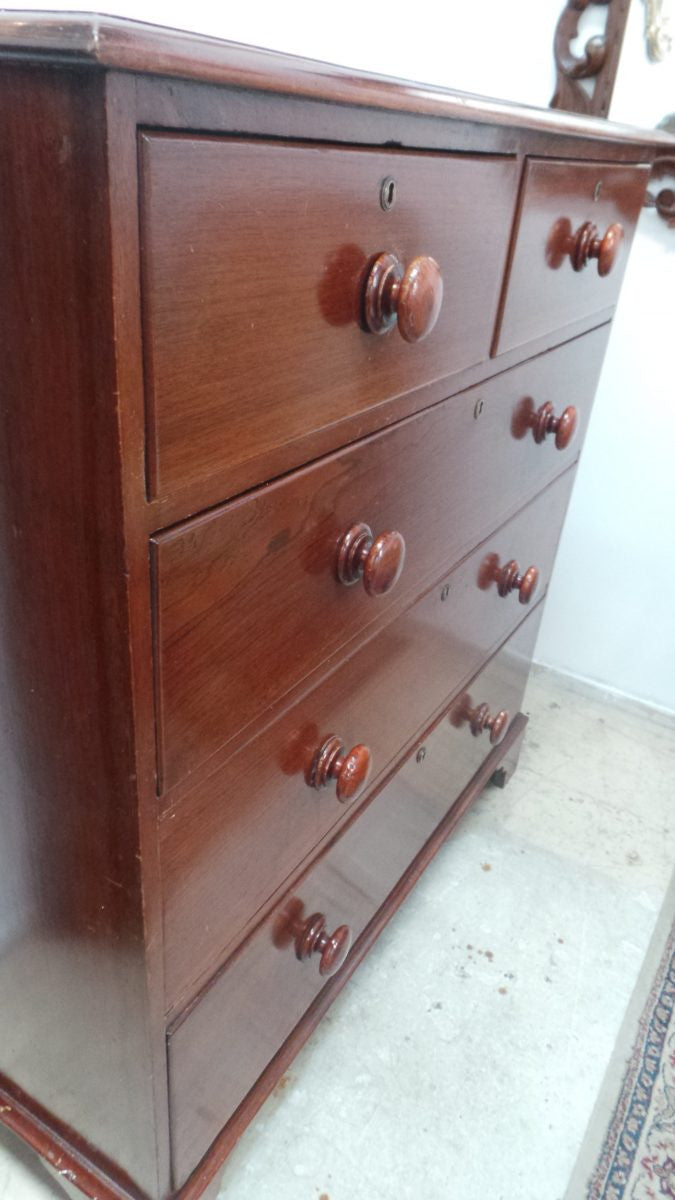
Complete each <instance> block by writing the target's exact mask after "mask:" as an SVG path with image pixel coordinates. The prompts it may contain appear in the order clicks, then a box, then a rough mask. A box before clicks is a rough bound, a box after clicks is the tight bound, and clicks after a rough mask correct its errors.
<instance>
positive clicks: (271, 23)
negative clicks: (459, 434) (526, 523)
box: [14, 0, 675, 710]
mask: <svg viewBox="0 0 675 1200" xmlns="http://www.w3.org/2000/svg"><path fill="white" fill-rule="evenodd" d="M667 2H668V3H669V4H670V8H671V11H673V10H675V0H667ZM33 6H34V4H33V5H31V3H22V2H21V0H19V3H15V5H14V7H22V8H30V7H33ZM45 7H49V8H52V9H69V8H72V0H70V2H69V0H65V2H61V3H58V2H57V3H52V4H46V5H45ZM104 7H105V10H106V11H107V12H113V13H117V14H119V15H122V16H129V17H135V18H137V19H139V20H147V21H155V22H158V23H160V24H165V25H175V26H177V27H182V28H188V29H193V30H195V31H197V32H202V33H210V34H214V35H217V36H220V37H228V38H231V39H233V40H235V41H243V42H250V43H253V44H255V45H261V46H267V47H271V48H275V49H279V50H286V51H289V52H292V53H296V54H303V55H307V56H310V57H315V58H320V59H325V60H328V61H332V62H338V63H343V64H345V65H347V66H353V67H360V68H363V69H367V70H371V71H378V72H382V73H384V74H393V75H401V76H404V77H407V78H412V79H421V80H424V81H426V82H430V83H439V84H445V85H447V86H450V87H455V88H460V89H464V90H467V91H476V92H482V93H484V94H486V95H496V96H500V97H503V98H506V99H511V100H518V101H521V102H523V103H529V104H538V105H542V106H545V105H547V104H548V102H549V99H550V97H551V94H552V91H553V86H554V70H553V60H552V50H551V47H552V40H553V31H554V28H555V24H556V21H557V18H558V16H559V14H560V10H561V7H562V0H512V2H511V3H505V2H504V0H482V2H481V3H480V4H471V5H467V4H466V3H465V2H464V0H456V2H455V3H454V4H452V3H450V4H444V5H441V4H440V3H439V0H418V2H417V3H416V4H415V6H414V7H413V8H412V9H411V8H410V4H409V3H408V2H407V0H406V2H405V3H404V2H403V0H390V2H389V3H388V4H387V5H386V8H384V9H383V7H382V5H381V4H372V3H371V4H369V3H368V2H367V0H365V2H364V0H359V2H357V0H343V3H342V4H340V5H339V7H338V9H337V10H330V17H329V16H328V15H327V13H326V10H325V9H322V6H320V5H317V4H316V0H301V2H296V3H293V2H290V3H284V4H282V3H279V0H267V2H264V3H261V2H259V3H253V2H249V3H246V4H237V5H234V4H230V5H221V4H220V3H218V4H214V3H204V2H202V3H199V2H194V3H188V2H187V0H164V2H160V0H142V2H140V3H135V2H134V0H126V2H125V0H121V2H120V0H118V2H117V3H115V0H112V2H110V0H106V3H105V5H104ZM602 11H603V10H602V9H600V8H596V7H595V6H591V7H590V8H589V9H588V10H587V13H586V14H585V16H584V18H583V20H582V27H581V28H582V38H581V39H580V40H581V41H583V40H585V38H586V37H588V36H589V34H590V33H592V32H594V31H595V29H596V27H597V26H598V22H599V21H601V18H602ZM643 19H644V8H643V3H642V0H632V5H631V13H630V19H629V25H628V29H627V32H626V38H625V42H624V51H623V54H622V59H621V65H620V70H619V78H618V81H617V86H616V90H615V97H614V103H613V109H612V116H613V117H614V118H615V119H617V120H622V121H626V122H628V123H633V122H634V123H642V124H644V125H646V126H648V127H651V126H653V125H655V124H656V122H657V121H658V120H660V119H661V117H662V116H664V115H665V113H666V112H670V111H673V110H675V53H674V54H673V56H671V58H670V59H668V60H666V61H665V62H664V63H662V64H660V65H658V66H655V65H652V64H649V63H648V61H647V58H646V53H645V50H644V40H643V36H642V23H643ZM674 306H675V231H673V232H670V231H668V230H667V229H666V227H665V225H663V223H662V222H661V221H660V220H659V219H658V218H657V217H656V216H655V215H654V214H653V213H649V212H645V213H644V214H643V217H642V219H641V223H640V229H639V231H638V234H637V237H636V240H635V245H634V250H633V255H632V259H631V263H630V267H629V270H628V272H627V275H626V279H625V284H624V288H623V293H622V299H621V303H620V306H619V311H618V314H617V318H616V326H615V329H614V333H613V335H612V340H611V344H610V348H609V351H608V355H607V360H606V364H605V369H604V372H603V376H602V381H601V384H600V389H599V393H598V397H597V401H596V407H595V410H594V414H593V418H592V421H591V427H590V430H589V434H588V440H587V444H586V448H585V450H584V454H583V459H582V463H581V467H580V472H579V478H578V483H577V487H576V490H575V493H574V496H573V499H572V504H571V508H570V513H569V517H568V521H567V525H566V528H565V532H564V534H563V539H562V543H561V548H560V555H559V559H558V563H557V565H556V569H555V572H554V576H553V579H552V582H551V589H550V596H549V602H548V607H547V612H546V615H545V618H544V622H543V626H542V630H541V634H540V638H539V642H538V645H537V650H536V657H537V659H538V660H539V661H540V662H543V663H547V664H549V665H551V666H554V667H557V668H559V669H561V670H564V671H568V672H570V673H572V674H575V675H580V676H583V677H587V678H590V679H592V680H595V681H599V682H601V683H603V684H606V685H607V686H609V687H611V688H614V689H616V690H617V691H620V692H624V693H627V694H629V695H632V696H635V697H637V698H640V699H643V700H647V701H650V702H653V703H656V704H659V705H662V706H664V707H666V708H670V709H673V710H675V632H674V623H673V617H672V612H673V609H675V554H673V552H672V548H671V547H672V540H673V537H672V529H673V525H674V523H675V522H674V514H675V491H674V479H675V463H673V464H671V458H672V457H673V454H674V452H675V425H674V421H675V403H674V402H673V401H674V397H673V390H674V386H675V385H674V381H675V371H674V370H673V347H672V342H673V340H674V338H675V329H674V328H673V309H674ZM570 400H571V401H572V400H573V397H570Z"/></svg>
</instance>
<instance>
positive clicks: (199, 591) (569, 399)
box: [152, 326, 609, 790]
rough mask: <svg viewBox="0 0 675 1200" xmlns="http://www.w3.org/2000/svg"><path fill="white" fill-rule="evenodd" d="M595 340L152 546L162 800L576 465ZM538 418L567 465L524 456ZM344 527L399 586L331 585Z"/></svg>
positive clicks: (598, 338) (595, 366)
mask: <svg viewBox="0 0 675 1200" xmlns="http://www.w3.org/2000/svg"><path fill="white" fill-rule="evenodd" d="M608 330H609V326H604V327H602V328H601V329H598V330H595V331H594V332H593V333H590V334H587V335H586V336H585V337H583V338H577V339H575V340H574V341H572V342H569V343H568V344H567V345H564V346H561V347H560V348H559V349H557V350H555V351H551V352H550V353H549V354H546V355H543V356H541V357H540V358H537V359H533V360H531V361H530V362H528V363H525V364H523V365H522V366H519V367H516V368H514V369H513V370H511V371H507V372H504V373H503V374H502V375H500V376H498V377H497V378H494V379H491V380H490V381H489V382H487V383H485V384H483V385H481V386H480V387H478V388H472V389H471V390H469V391H467V392H465V393H463V394H461V395H459V396H456V397H454V398H453V399H452V400H448V401H446V402H445V403H443V404H441V405H438V406H436V407H435V408H433V409H431V410H429V411H427V412H425V413H422V414H420V415H419V416H417V417H413V418H411V419H410V420H408V421H404V422H402V423H401V424H400V425H398V426H396V427H394V428H392V429H389V430H387V431H385V432H383V433H381V434H378V435H376V436H374V437H372V438H369V439H367V440H366V441H364V442H361V443H359V444H358V445H356V446H353V447H348V448H347V449H346V450H343V451H341V452H340V453H338V454H336V455H332V456H330V457H329V458H327V459H323V460H322V461H321V462H319V463H317V464H315V465H313V466H311V467H308V468H307V469H305V470H303V471H300V472H297V473H295V474H293V475H291V476H288V477H287V478H285V479H282V480H280V481H279V482H277V483H274V484H272V485H270V486H268V487H265V488H261V489H259V490H258V491H256V492H254V493H252V494H249V495H247V496H244V497H243V498H242V499H241V500H236V501H234V502H233V503H231V504H228V505H226V506H224V507H221V508H219V509H216V510H214V511H212V512H209V513H207V514H206V515H205V516H203V517H199V518H197V519H196V520H194V521H191V522H189V523H186V524H183V525H181V526H178V527H177V528H175V529H172V530H170V531H169V532H167V533H163V534H160V535H159V536H157V537H156V538H155V539H154V542H153V547H152V555H153V570H154V576H155V589H154V590H155V603H156V612H155V621H156V638H155V642H156V674H157V681H156V682H157V686H156V694H157V706H158V722H157V728H158V736H159V768H160V788H161V789H164V790H168V789H170V788H171V787H173V786H174V785H175V784H177V783H178V782H179V781H180V780H181V779H182V778H183V777H184V776H186V775H188V774H189V773H190V772H191V771H192V770H194V768H195V767H197V766H198V765H199V763H200V762H202V761H203V760H206V759H208V758H209V757H210V756H211V755H212V754H214V752H216V751H217V750H219V749H220V748H221V747H223V746H224V745H225V744H226V743H227V742H228V741H229V740H230V739H231V738H233V737H234V736H235V735H236V734H237V733H238V731H239V730H241V729H242V728H243V727H245V726H246V725H248V724H249V723H251V722H252V721H255V720H259V719H260V718H261V716H262V714H263V713H264V711H265V710H266V709H268V708H269V707H270V705H273V704H274V703H275V702H277V701H278V700H279V699H280V697H282V696H284V695H285V694H286V693H287V692H288V691H289V690H290V689H292V688H293V687H294V686H295V685H297V684H299V683H300V681H301V680H302V679H303V678H304V677H305V676H307V675H308V674H309V673H310V672H311V671H313V670H314V669H316V668H319V667H320V666H321V664H324V663H327V662H328V660H330V658H331V656H333V655H335V653H336V652H337V651H339V650H340V649H341V648H342V647H344V646H345V645H346V644H347V643H348V642H349V641H350V640H352V639H354V638H357V637H363V636H364V635H365V632H366V631H367V630H369V627H370V628H371V629H375V628H376V627H377V626H378V625H380V624H381V623H382V621H383V620H384V619H387V616H388V615H390V609H391V607H392V606H395V607H401V606H402V605H403V604H405V603H406V602H407V603H409V602H410V600H411V599H412V598H413V597H414V596H417V595H419V594H420V592H422V591H423V590H424V589H425V587H427V586H428V585H429V584H430V583H431V582H432V581H433V580H434V579H437V578H438V577H439V575H440V574H441V573H442V572H443V571H444V570H448V569H449V568H450V567H451V566H452V564H453V563H454V562H456V561H457V560H458V559H459V558H460V556H461V555H462V554H463V553H466V551H467V550H469V549H470V548H471V547H473V546H475V545H476V544H477V543H478V542H479V541H480V540H481V539H482V538H484V537H485V536H486V535H487V534H488V533H489V531H490V530H491V529H494V528H495V527H496V526H498V525H499V524H501V523H502V522H503V521H505V520H506V519H507V518H508V517H509V516H510V515H511V514H512V513H513V512H515V511H516V510H517V509H518V508H519V507H520V506H521V505H522V504H524V503H525V502H526V501H528V500H529V499H530V498H531V497H532V496H534V495H535V494H536V493H537V492H538V491H539V490H540V489H541V488H542V487H544V486H545V485H546V484H547V483H548V482H549V481H550V480H551V479H552V478H553V477H554V476H555V475H556V474H558V473H560V472H562V471H563V470H564V469H565V468H566V467H567V466H569V464H570V463H571V462H572V461H574V459H575V457H576V455H577V454H578V452H579V448H580V445H581V442H582V438H583V434H584V432H585V427H586V423H587V420H588V417H589V414H590V409H591V401H592V397H593V394H594V391H595V387H596V383H597V379H598V375H599V371H600V366H601V363H602V357H603V354H604V350H605V345H606V341H607V333H608ZM545 402H551V403H552V404H553V406H554V408H555V411H556V412H557V413H558V414H560V413H562V412H563V411H564V409H565V407H566V406H567V405H569V404H573V405H575V406H576V407H577V410H578V413H579V425H580V428H579V430H578V431H577V435H576V437H575V438H574V439H573V440H572V441H571V443H570V444H569V445H568V446H567V448H566V449H562V450H560V449H556V446H555V438H554V436H553V435H551V436H549V437H548V438H547V439H546V441H545V442H544V443H539V444H537V442H536V441H535V438H534V432H533V430H532V429H531V428H526V419H527V414H530V413H532V411H533V410H534V409H538V408H539V406H540V405H541V404H542V403H545ZM479 410H480V415H479V416H478V417H477V416H476V413H477V412H479ZM523 417H525V421H524V420H523V419H522V418H523ZM357 521H363V522H366V523H367V524H368V525H369V526H370V527H371V529H372V530H373V531H374V533H376V534H377V533H380V532H382V531H384V530H392V529H394V530H398V531H400V533H401V534H402V535H403V537H404V539H405V544H406V548H407V550H406V561H405V565H404V569H403V573H402V575H401V578H400V579H399V581H398V583H397V585H396V586H395V587H394V589H393V590H392V591H391V592H389V593H387V594H386V595H380V596H369V595H367V594H366V592H365V589H364V587H363V584H362V583H359V584H357V585H356V586H354V587H345V586H344V585H343V584H341V583H340V582H339V581H338V579H337V576H336V569H335V564H336V559H337V546H338V542H339V540H340V537H341V535H342V534H343V533H344V532H345V531H346V530H348V529H349V528H350V526H352V525H353V524H354V522H357Z"/></svg>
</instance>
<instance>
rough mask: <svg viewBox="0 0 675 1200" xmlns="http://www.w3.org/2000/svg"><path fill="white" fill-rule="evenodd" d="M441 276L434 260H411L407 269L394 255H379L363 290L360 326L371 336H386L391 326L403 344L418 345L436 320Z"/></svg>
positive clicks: (369, 269) (439, 304) (372, 265)
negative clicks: (382, 334) (412, 343)
mask: <svg viewBox="0 0 675 1200" xmlns="http://www.w3.org/2000/svg"><path fill="white" fill-rule="evenodd" d="M442 303H443V276H442V275H441V269H440V267H439V265H438V263H437V262H436V260H435V259H433V258H429V257H428V256H426V255H420V256H418V257H417V258H414V259H413V260H412V262H411V263H409V264H408V266H407V267H404V266H403V264H402V263H401V262H400V261H399V259H398V258H397V257H396V255H395V254H386V253H385V254H378V255H377V257H376V258H375V260H374V262H373V263H372V264H371V266H370V267H369V268H368V274H367V276H366V282H365V286H364V289H363V323H364V326H365V328H366V329H367V330H368V331H369V332H370V333H388V331H389V330H390V329H392V328H393V327H394V325H397V326H398V331H399V333H400V335H401V337H402V338H403V340H404V341H405V342H421V341H422V340H423V339H424V338H425V337H427V336H428V335H429V334H430V333H431V331H432V329H433V328H434V325H435V324H436V322H437V320H438V314H439V313H440V311H441V304H442Z"/></svg>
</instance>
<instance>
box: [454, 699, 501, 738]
mask: <svg viewBox="0 0 675 1200" xmlns="http://www.w3.org/2000/svg"><path fill="white" fill-rule="evenodd" d="M462 718H463V720H465V721H468V722H469V728H470V729H471V732H472V734H473V736H474V737H480V735H481V734H482V733H484V732H485V730H486V729H489V731H490V742H491V744H492V745H493V746H496V745H497V742H500V741H501V740H502V738H503V736H504V734H505V733H506V727H507V725H508V723H509V714H508V713H507V711H506V709H505V708H501V709H500V710H499V712H498V713H495V715H494V717H493V716H491V715H490V709H489V708H488V706H487V704H477V705H476V706H475V708H474V707H472V705H471V698H470V697H469V696H467V697H466V700H465V702H464V707H463V710H462Z"/></svg>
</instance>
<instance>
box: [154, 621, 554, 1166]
mask: <svg viewBox="0 0 675 1200" xmlns="http://www.w3.org/2000/svg"><path fill="white" fill-rule="evenodd" d="M540 611H541V605H538V606H537V608H536V609H535V611H534V612H533V613H532V614H531V615H530V616H529V617H528V618H527V620H526V621H525V622H524V623H523V624H521V626H520V627H519V629H518V630H517V631H516V633H514V634H513V636H512V637H511V638H510V640H509V641H508V642H507V643H506V645H504V646H503V647H502V649H501V650H499V652H498V653H497V654H496V655H495V656H494V657H493V659H492V660H491V661H490V662H489V663H488V665H487V666H486V667H485V668H484V669H483V671H482V672H481V673H480V675H479V676H478V677H477V678H476V679H475V680H474V681H473V682H472V683H471V686H470V689H469V694H470V696H471V703H472V704H474V703H475V705H476V706H477V705H479V704H480V703H486V704H487V705H488V706H489V707H490V710H491V712H492V714H493V715H496V714H497V713H498V712H499V711H500V710H506V711H508V712H509V713H510V714H511V715H514V714H515V713H516V712H517V711H518V709H519V707H520V705H521V702H522V694H523V690H524V687H525V682H526V679H527V673H528V670H529V665H530V660H531V657H532V651H533V648H534V642H535V638H536V633H537V628H538V624H539V616H540ZM466 699H467V696H466V695H462V696H461V697H459V698H458V699H457V701H456V702H455V704H453V706H452V708H451V710H450V713H449V714H448V715H446V716H444V717H443V719H442V720H441V722H440V724H439V725H438V726H437V729H436V730H435V732H434V733H433V734H431V736H430V737H428V738H427V739H426V741H425V754H424V756H422V755H417V754H415V755H412V756H411V757H410V759H409V760H408V763H407V764H406V765H405V766H404V767H403V768H402V770H401V771H399V772H398V774H397V775H395V776H394V778H393V779H392V781H391V782H390V783H388V784H387V786H386V787H385V788H384V789H383V790H382V791H380V792H379V794H378V795H377V796H376V797H375V799H374V800H373V801H372V803H370V804H369V805H368V806H367V807H366V808H365V810H364V811H363V812H361V813H360V814H359V815H358V816H357V818H356V820H355V821H354V822H353V823H352V824H350V825H349V827H348V828H347V830H346V831H344V832H343V833H342V835H341V836H340V837H339V838H338V839H337V840H336V841H335V842H333V844H332V845H331V846H330V848H329V849H328V850H327V851H326V853H325V854H324V855H323V856H322V857H321V858H320V859H319V860H318V862H316V864H315V865H314V866H312V868H311V869H310V871H309V873H308V874H307V875H305V876H304V878H302V879H301V880H299V881H298V882H297V884H296V885H295V887H294V888H293V890H292V892H291V893H289V894H287V895H286V896H285V897H284V899H283V900H282V901H281V902H280V903H279V905H278V906H277V907H276V908H275V909H274V910H273V911H272V912H271V913H270V914H269V916H268V917H267V919H266V920H265V921H264V922H263V923H262V924H261V925H260V926H259V927H258V928H257V930H256V931H255V933H254V934H253V935H252V936H251V938H250V939H249V940H248V941H247V942H246V943H245V944H244V945H243V946H242V947H241V949H240V951H239V953H238V954H237V955H236V956H235V957H234V958H233V959H232V960H231V961H230V963H229V964H228V965H227V967H226V968H225V970H224V971H223V972H222V973H221V975H220V976H219V977H218V978H217V979H216V980H215V982H214V983H213V984H212V986H211V987H210V988H209V989H208V990H207V991H206V993H205V994H204V996H203V997H202V999H201V1000H200V1001H199V1003H198V1004H197V1005H196V1006H195V1007H194V1008H193V1009H192V1010H191V1011H190V1013H189V1014H188V1015H187V1017H186V1018H185V1019H184V1020H183V1021H181V1022H180V1023H179V1024H177V1025H176V1026H175V1028H174V1029H173V1032H172V1033H171V1035H170V1037H169V1041H168V1057H169V1087H170V1097H171V1152H172V1161H173V1169H174V1185H175V1186H179V1185H180V1184H181V1183H182V1182H183V1181H184V1180H185V1179H186V1178H187V1176H188V1175H189V1174H190V1172H191V1171H192V1170H193V1169H194V1167H195V1166H196V1164H197V1163H198V1162H199V1160H200V1158H201V1157H202V1156H203V1154H204V1153H205V1151H206V1150H207V1149H208V1147H209V1145H210V1143H211V1142H212V1141H213V1139H214V1138H215V1137H216V1135H217V1134H218V1133H219V1131H220V1130H221V1128H222V1127H223V1126H224V1125H225V1124H226V1122H227V1121H228V1120H229V1118H230V1117H231V1116H232V1114H233V1113H234V1112H235V1110H236V1108H237V1107H238V1105H239V1104H240V1103H241V1101H242V1100H243V1099H244V1097H245V1096H246V1094H247V1092H248V1091H249V1090H250V1088H251V1087H252V1086H253V1084H254V1083H255V1081H256V1079H257V1078H258V1076H259V1075H260V1073H261V1072H262V1071H263V1070H264V1068H265V1067H266V1066H267V1064H268V1062H269V1061H270V1059H271V1058H272V1057H273V1056H274V1054H275V1053H276V1052H277V1050H278V1049H279V1048H280V1046H281V1045H282V1044H283V1042H284V1041H285V1039H286V1038H287V1037H288V1036H289V1034H290V1033H291V1032H292V1030H293V1028H294V1026H295V1025H296V1024H297V1022H298V1021H299V1020H300V1019H301V1017H302V1015H303V1013H304V1012H305V1010H306V1009H307V1007H308V1006H309V1005H310V1004H311V1002H312V1001H313V1000H314V999H315V997H316V996H317V995H318V994H319V992H320V991H321V988H322V986H323V984H324V982H325V979H324V978H323V976H322V975H321V974H320V972H319V967H318V961H317V958H316V957H314V958H311V959H310V960H309V961H302V962H300V961H298V959H297V957H296V953H295V950H294V941H295V943H296V944H297V937H296V938H294V931H295V930H298V932H299V930H300V929H301V928H302V927H303V926H304V925H305V924H306V922H307V921H308V919H309V918H310V916H312V915H313V914H316V913H319V914H322V915H323V916H325V918H326V929H327V931H328V932H329V933H330V932H332V931H333V930H334V929H335V927H339V926H341V925H347V926H348V927H349V928H350V930H351V932H352V934H353V936H354V937H355V938H357V937H358V936H359V934H360V933H361V932H362V931H363V930H364V928H365V927H366V925H367V924H368V922H369V921H370V920H371V918H372V917H373V916H374V914H375V913H376V912H377V910H378V909H379V907H380V906H381V905H382V904H383V902H384V901H385V900H386V898H387V896H388V894H389V892H390V891H391V889H392V888H393V887H394V886H395V884H396V883H397V882H398V881H399V879H400V878H401V876H402V875H403V873H404V872H405V870H406V868H407V867H408V866H409V865H410V864H411V863H412V862H413V860H414V859H415V857H416V855H417V854H418V852H419V851H420V850H421V849H422V847H423V846H424V844H425V842H426V841H427V839H428V838H429V837H430V836H431V834H432V833H433V831H434V829H435V828H436V826H437V825H438V824H439V822H440V821H441V819H442V818H443V816H444V815H445V813H446V812H447V811H448V809H449V808H450V807H451V806H452V804H453V802H454V800H455V798H456V797H457V796H458V795H459V794H460V792H461V791H462V789H463V788H464V787H465V786H466V785H467V784H468V783H469V781H470V780H471V778H472V776H473V775H474V774H475V772H476V771H477V770H478V768H479V766H480V765H481V763H482V761H483V759H484V758H485V757H486V755H487V754H488V753H489V751H490V749H491V745H490V741H489V738H488V735H487V732H484V733H483V734H482V735H480V736H474V735H473V734H472V732H471V726H470V724H469V723H468V721H466V720H465V719H464V705H465V702H466Z"/></svg>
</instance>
